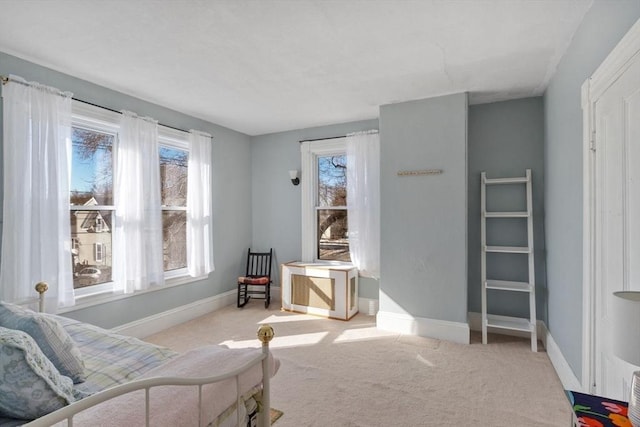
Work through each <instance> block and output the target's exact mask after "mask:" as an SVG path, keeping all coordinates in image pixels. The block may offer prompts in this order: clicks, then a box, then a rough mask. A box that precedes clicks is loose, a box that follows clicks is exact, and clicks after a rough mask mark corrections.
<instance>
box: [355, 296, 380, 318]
mask: <svg viewBox="0 0 640 427" xmlns="http://www.w3.org/2000/svg"><path fill="white" fill-rule="evenodd" d="M379 305H380V304H379V300H378V299H377V298H362V297H360V298H358V311H359V312H360V313H362V314H365V315H367V316H375V315H376V313H377V312H378V306H379Z"/></svg>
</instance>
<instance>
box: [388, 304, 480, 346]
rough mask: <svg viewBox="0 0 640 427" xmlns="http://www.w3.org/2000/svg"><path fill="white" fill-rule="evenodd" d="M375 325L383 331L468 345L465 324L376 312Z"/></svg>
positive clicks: (466, 325)
mask: <svg viewBox="0 0 640 427" xmlns="http://www.w3.org/2000/svg"><path fill="white" fill-rule="evenodd" d="M376 325H377V327H378V329H382V330H385V331H392V332H398V333H401V334H407V335H418V336H421V337H429V338H437V339H441V340H445V341H452V342H456V343H460V344H469V325H468V324H466V323H459V322H450V321H447V320H437V319H428V318H425V317H414V316H411V315H408V314H400V313H391V312H385V311H378V314H377V316H376Z"/></svg>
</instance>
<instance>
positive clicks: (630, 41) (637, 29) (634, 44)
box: [581, 19, 640, 393]
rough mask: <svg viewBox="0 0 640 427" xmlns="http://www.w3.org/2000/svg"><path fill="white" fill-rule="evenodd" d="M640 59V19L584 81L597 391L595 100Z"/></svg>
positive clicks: (586, 386) (586, 367) (585, 273)
mask: <svg viewBox="0 0 640 427" xmlns="http://www.w3.org/2000/svg"><path fill="white" fill-rule="evenodd" d="M636 60H638V61H640V19H638V21H636V23H635V24H633V26H632V27H631V29H630V30H629V31H628V32H627V34H625V36H624V37H623V38H622V39H621V40H620V42H619V43H618V44H617V45H616V47H615V48H614V49H613V50H612V51H611V53H609V55H608V56H607V57H606V58H605V60H604V61H603V62H602V64H600V66H599V67H598V68H597V69H596V71H595V72H594V73H593V74H592V75H591V77H589V78H588V79H587V80H586V81H585V82H584V83H583V85H582V94H581V95H582V99H581V103H582V148H583V150H582V153H583V155H582V161H583V163H582V170H583V181H582V183H583V218H582V236H583V239H582V286H583V287H582V377H581V383H582V389H583V391H584V392H587V393H594V392H595V384H594V382H595V361H596V350H597V349H596V340H597V337H596V336H595V333H596V328H595V322H596V315H595V314H596V313H595V307H596V306H595V301H596V299H595V296H596V295H597V291H598V288H597V286H598V283H597V281H596V277H597V276H596V273H597V272H596V246H597V244H598V242H597V241H596V222H597V221H598V220H599V218H598V217H597V215H596V210H595V202H596V193H595V189H596V185H597V183H596V182H595V176H596V174H595V172H596V146H595V131H596V129H595V123H596V120H595V119H596V118H595V104H596V102H597V101H598V100H599V98H600V97H601V96H602V95H603V94H604V92H605V91H606V90H607V89H608V88H609V87H610V86H611V85H612V84H613V83H614V82H615V81H616V80H617V79H618V78H619V77H620V75H622V73H624V71H625V70H626V69H627V68H628V67H629V65H630V64H632V63H633V62H634V61H636Z"/></svg>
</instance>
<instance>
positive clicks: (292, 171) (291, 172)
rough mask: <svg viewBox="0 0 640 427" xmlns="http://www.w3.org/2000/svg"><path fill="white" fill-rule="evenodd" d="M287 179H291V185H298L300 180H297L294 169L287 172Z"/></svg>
mask: <svg viewBox="0 0 640 427" xmlns="http://www.w3.org/2000/svg"><path fill="white" fill-rule="evenodd" d="M289 177H291V183H292V184H293V185H298V184H300V178H298V171H297V170H296V169H293V170H290V171H289Z"/></svg>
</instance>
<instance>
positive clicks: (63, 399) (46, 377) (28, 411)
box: [0, 327, 76, 419]
mask: <svg viewBox="0 0 640 427" xmlns="http://www.w3.org/2000/svg"><path fill="white" fill-rule="evenodd" d="M0 379H1V381H0V414H1V415H3V416H6V417H11V418H20V419H34V418H38V417H41V416H43V415H46V414H48V413H49V412H52V411H55V410H57V409H60V408H62V407H63V406H65V405H67V404H69V403H71V402H73V401H75V400H76V399H75V397H74V392H73V381H71V378H69V377H65V376H63V375H60V372H58V370H57V369H56V368H55V366H53V364H52V363H51V362H50V361H49V359H47V357H46V356H45V355H44V353H43V352H42V350H40V347H38V344H36V342H35V340H34V339H33V338H31V336H29V334H27V333H25V332H23V331H18V330H14V329H7V328H3V327H0Z"/></svg>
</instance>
